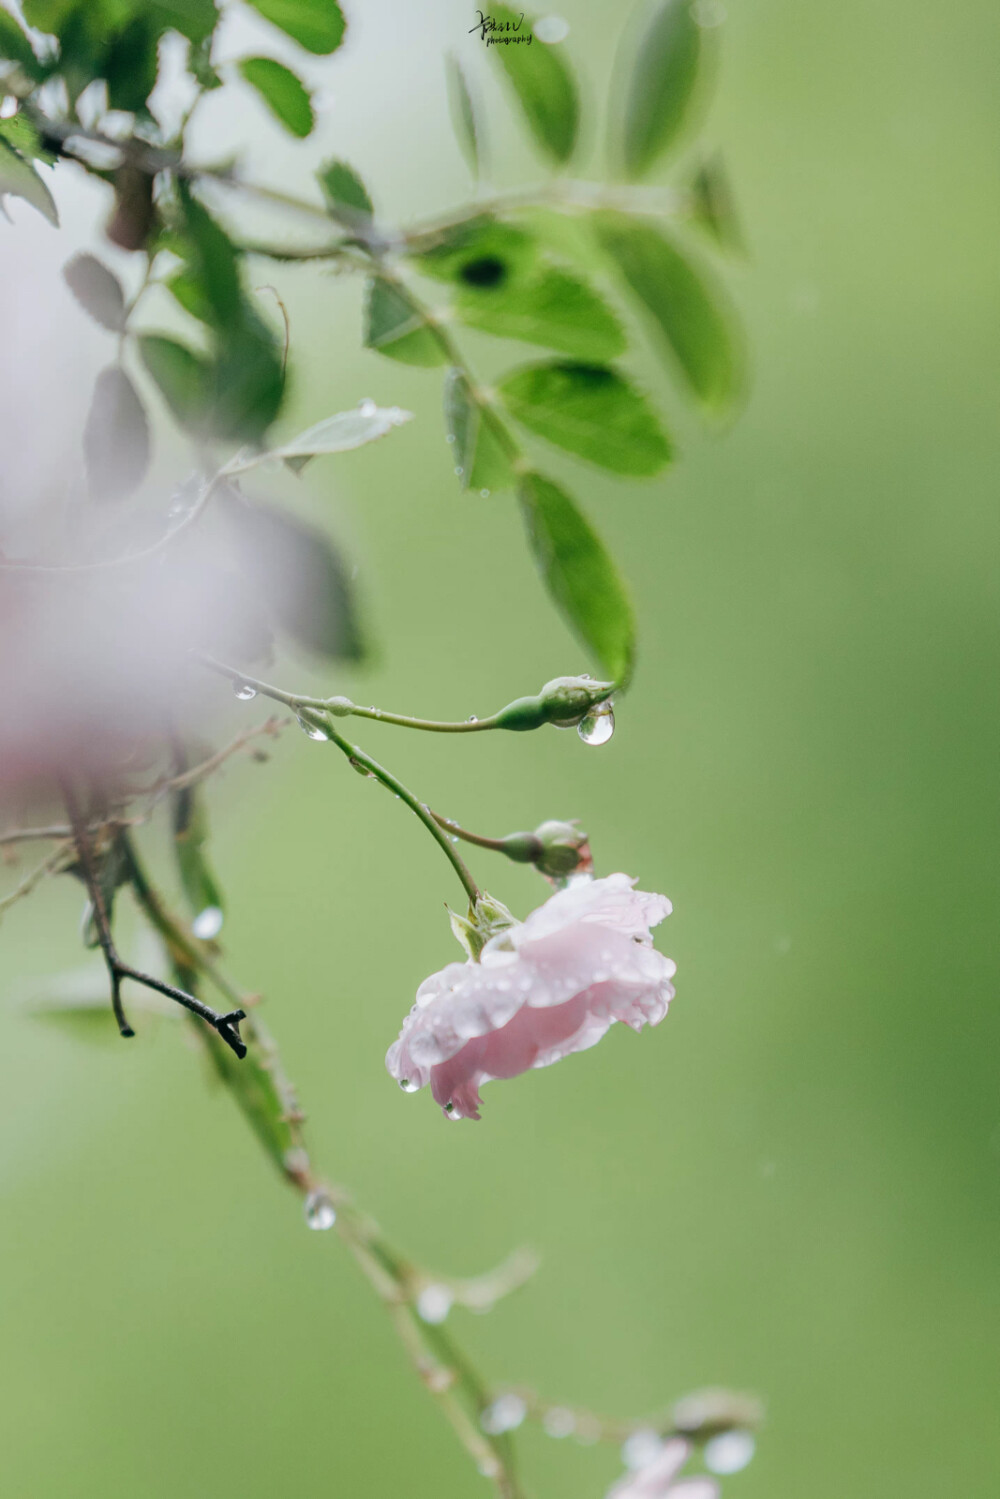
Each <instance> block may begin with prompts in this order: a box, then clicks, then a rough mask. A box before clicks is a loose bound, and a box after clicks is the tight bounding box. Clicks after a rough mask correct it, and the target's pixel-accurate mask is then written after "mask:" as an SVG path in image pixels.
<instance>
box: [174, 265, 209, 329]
mask: <svg viewBox="0 0 1000 1499" xmlns="http://www.w3.org/2000/svg"><path fill="white" fill-rule="evenodd" d="M166 286H167V289H168V290H169V292H170V293H171V295H172V296H173V298H174V299H175V301H176V302H177V303H178V305H179V306H181V307H183V308H184V311H185V312H186V313H188V314H189V315H190V316H191V317H193V318H197V319H198V321H199V322H201V323H208V324H211V323H212V322H213V321H214V313H213V311H212V304H211V302H210V301H209V300H208V297H207V296H206V294H205V288H204V286H203V285H202V282H201V281H200V280H199V278H198V277H197V276H196V275H195V274H194V272H193V271H191V270H182V271H177V272H176V274H175V275H173V276H171V277H170V280H169V281H167V283H166Z"/></svg>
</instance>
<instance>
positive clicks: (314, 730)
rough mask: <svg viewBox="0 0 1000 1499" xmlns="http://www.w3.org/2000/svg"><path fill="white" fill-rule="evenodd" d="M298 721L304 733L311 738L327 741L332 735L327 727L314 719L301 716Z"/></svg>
mask: <svg viewBox="0 0 1000 1499" xmlns="http://www.w3.org/2000/svg"><path fill="white" fill-rule="evenodd" d="M297 722H298V725H299V728H300V729H301V730H302V732H303V734H305V735H306V736H307V737H308V738H309V739H316V740H322V741H325V740H327V739H329V737H330V735H329V734H328V733H327V731H326V729H324V727H323V725H322V724H321V723H316V722H315V721H314V720H313V719H309V718H302V717H301V716H299V717H298V718H297Z"/></svg>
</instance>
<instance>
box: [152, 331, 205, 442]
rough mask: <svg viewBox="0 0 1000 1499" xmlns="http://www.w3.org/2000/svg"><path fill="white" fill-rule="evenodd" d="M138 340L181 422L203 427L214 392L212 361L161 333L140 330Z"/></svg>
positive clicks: (195, 427)
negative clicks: (210, 363)
mask: <svg viewBox="0 0 1000 1499" xmlns="http://www.w3.org/2000/svg"><path fill="white" fill-rule="evenodd" d="M138 343H139V353H140V354H141V356H142V362H143V364H144V365H145V366H146V369H147V370H148V371H149V373H150V375H151V376H152V378H153V380H154V381H155V382H156V384H157V386H158V387H159V390H160V394H161V395H162V396H163V399H164V400H165V401H166V403H167V405H168V406H169V407H170V410H171V411H172V412H173V414H174V416H175V417H176V418H177V420H178V421H179V422H180V424H181V426H182V427H187V428H188V429H189V430H191V431H195V432H200V431H203V430H204V429H205V427H206V424H207V423H206V418H207V416H208V411H209V407H210V402H211V395H212V371H211V366H210V365H209V363H208V361H207V360H206V359H203V358H202V356H201V355H200V354H196V353H195V352H194V351H193V350H192V349H189V348H188V347H187V346H186V345H185V344H180V343H178V342H177V341H176V340H175V339H173V338H164V337H163V336H162V335H161V334H159V333H143V334H140V336H139V340H138Z"/></svg>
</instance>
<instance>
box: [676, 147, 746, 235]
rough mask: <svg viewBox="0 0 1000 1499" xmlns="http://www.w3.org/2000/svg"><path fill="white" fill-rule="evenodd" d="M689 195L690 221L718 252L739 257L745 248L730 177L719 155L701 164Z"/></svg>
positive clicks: (693, 178)
mask: <svg viewBox="0 0 1000 1499" xmlns="http://www.w3.org/2000/svg"><path fill="white" fill-rule="evenodd" d="M688 191H689V193H690V203H691V217H692V219H693V220H694V222H695V223H696V224H697V225H698V226H699V228H701V229H704V231H705V232H706V234H708V235H709V236H710V237H711V238H712V239H713V240H714V241H715V244H716V245H717V246H718V248H719V249H720V250H728V251H730V252H732V253H733V254H742V253H743V252H744V251H745V249H746V244H745V241H744V238H743V231H742V229H741V228H740V221H739V216H738V215H737V212H736V200H735V198H734V196H733V189H732V185H731V183H730V181H729V173H728V172H727V171H726V168H725V163H724V162H723V160H722V157H721V156H720V155H719V154H718V153H716V154H715V155H714V156H710V157H709V158H708V159H707V161H703V162H702V164H701V166H700V167H699V168H698V170H697V171H696V172H695V174H694V176H693V177H692V179H691V185H690V187H689V189H688Z"/></svg>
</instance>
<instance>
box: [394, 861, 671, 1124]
mask: <svg viewBox="0 0 1000 1499" xmlns="http://www.w3.org/2000/svg"><path fill="white" fill-rule="evenodd" d="M634 883H635V882H634V881H633V880H632V879H630V878H629V876H628V875H625V874H612V875H607V876H606V877H605V878H603V879H599V880H590V879H584V880H579V881H574V882H572V883H571V884H569V885H568V886H567V887H566V888H565V889H563V890H559V891H558V892H557V893H556V894H555V895H553V896H550V898H549V899H548V900H547V901H546V902H545V904H544V905H542V906H539V907H538V909H537V910H535V911H532V913H531V915H530V916H529V917H528V918H527V920H526V921H523V922H517V921H514V919H513V917H511V916H510V913H509V912H508V911H507V910H506V908H505V907H503V906H502V905H501V904H500V902H498V901H494V900H493V899H492V898H491V897H489V896H483V897H481V899H480V900H479V901H478V902H477V905H476V912H475V920H472V919H468V920H467V919H466V918H465V917H461V916H456V915H453V916H452V926H453V929H454V931H455V934H456V936H458V937H459V940H461V941H462V942H463V943H464V945H465V946H466V950H467V951H468V953H469V961H468V962H466V963H449V964H448V965H447V967H445V968H443V969H442V970H441V971H440V972H439V973H435V974H432V975H431V977H430V978H429V979H425V980H424V982H423V983H422V984H421V985H420V988H419V989H418V990H417V997H416V1003H415V1004H414V1006H413V1008H412V1010H411V1011H410V1013H409V1015H408V1016H407V1017H406V1019H405V1021H404V1022H403V1029H402V1031H401V1032H400V1035H399V1039H398V1040H397V1041H396V1042H394V1043H393V1045H392V1046H391V1047H390V1048H389V1051H388V1054H387V1056H386V1067H387V1068H388V1070H389V1072H390V1074H391V1075H392V1076H393V1077H394V1078H395V1079H396V1081H397V1082H399V1083H405V1086H406V1087H407V1088H412V1087H413V1086H414V1085H415V1086H416V1087H417V1088H418V1089H419V1088H423V1087H426V1086H427V1085H428V1084H429V1085H430V1089H431V1093H432V1095H433V1097H434V1100H435V1102H436V1103H438V1104H439V1105H440V1107H441V1108H442V1109H443V1111H444V1113H445V1115H446V1117H448V1118H451V1119H478V1118H479V1117H480V1115H479V1109H480V1105H481V1103H482V1099H481V1098H480V1094H479V1089H480V1087H481V1086H482V1084H483V1083H485V1082H492V1081H494V1080H495V1079H497V1078H509V1077H517V1076H518V1075H519V1074H520V1073H522V1072H527V1071H529V1070H531V1069H532V1068H536V1067H548V1066H550V1065H551V1063H553V1062H558V1061H560V1060H561V1059H562V1058H563V1057H567V1056H570V1055H571V1054H572V1053H573V1052H576V1051H585V1050H586V1049H587V1048H588V1047H591V1046H594V1045H596V1043H597V1042H598V1041H599V1040H600V1039H601V1037H602V1036H603V1035H604V1034H605V1033H606V1032H607V1030H608V1029H609V1027H610V1026H611V1025H612V1024H613V1023H614V1022H615V1021H616V1020H618V1021H623V1022H624V1023H625V1024H626V1025H629V1026H631V1027H632V1029H633V1030H636V1031H638V1030H641V1029H642V1027H643V1026H644V1025H657V1024H659V1022H660V1021H661V1020H662V1019H663V1017H664V1016H665V1015H666V1013H667V1006H668V1005H669V1003H670V1001H671V999H672V998H673V997H674V990H673V985H672V984H671V982H670V980H671V979H672V978H673V976H674V972H675V965H674V964H673V963H672V962H671V960H670V959H669V958H666V957H664V956H663V954H662V953H659V952H657V951H656V949H655V948H654V947H653V939H652V936H651V935H650V928H651V927H653V926H655V925H656V924H657V923H658V922H660V921H662V920H663V918H664V917H665V916H667V915H668V914H669V912H670V902H669V901H668V900H667V899H666V897H665V896H663V895H652V894H649V893H647V892H646V891H642V890H636V889H634V888H633V887H634ZM487 934H488V935H487ZM484 938H485V940H483V939H484ZM480 943H481V945H480ZM477 958H478V961H476V959H477Z"/></svg>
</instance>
